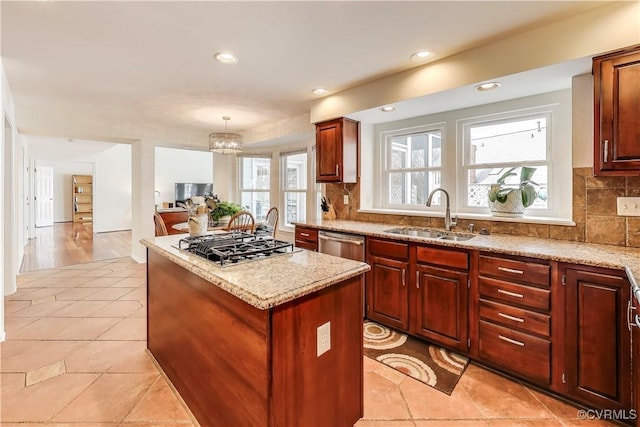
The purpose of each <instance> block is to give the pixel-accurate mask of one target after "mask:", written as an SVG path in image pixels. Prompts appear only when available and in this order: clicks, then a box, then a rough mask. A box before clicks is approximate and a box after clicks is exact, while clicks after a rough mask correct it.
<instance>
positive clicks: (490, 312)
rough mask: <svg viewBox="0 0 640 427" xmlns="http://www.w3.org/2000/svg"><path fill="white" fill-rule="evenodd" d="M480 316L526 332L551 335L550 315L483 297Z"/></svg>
mask: <svg viewBox="0 0 640 427" xmlns="http://www.w3.org/2000/svg"><path fill="white" fill-rule="evenodd" d="M480 317H481V318H482V319H485V320H490V321H492V322H495V323H500V324H502V325H504V326H508V327H510V328H515V329H520V330H522V331H525V332H532V333H534V334H538V335H544V336H546V337H548V336H550V335H551V331H550V323H551V322H550V321H549V320H550V316H548V315H546V314H540V313H536V312H533V311H529V310H525V309H522V308H518V307H512V306H510V305H505V304H499V303H497V302H493V301H487V300H483V299H481V300H480Z"/></svg>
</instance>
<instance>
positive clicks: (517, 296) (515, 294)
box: [498, 289, 524, 298]
mask: <svg viewBox="0 0 640 427" xmlns="http://www.w3.org/2000/svg"><path fill="white" fill-rule="evenodd" d="M498 293H500V294H505V295H509V296H510V297H516V298H524V295H522V294H517V293H515V292H510V291H505V290H504V289H498Z"/></svg>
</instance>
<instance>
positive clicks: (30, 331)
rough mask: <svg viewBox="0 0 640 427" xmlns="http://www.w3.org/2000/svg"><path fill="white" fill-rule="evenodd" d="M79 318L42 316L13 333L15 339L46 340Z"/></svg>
mask: <svg viewBox="0 0 640 427" xmlns="http://www.w3.org/2000/svg"><path fill="white" fill-rule="evenodd" d="M77 321H78V319H72V318H70V317H49V318H40V319H38V320H36V321H35V322H33V323H30V324H29V325H27V326H24V327H22V328H20V329H18V330H17V331H15V332H14V333H13V337H12V339H14V340H46V339H52V337H54V336H55V335H56V334H58V333H60V332H61V331H63V330H64V329H65V328H68V327H69V326H71V325H73V323H74V322H77Z"/></svg>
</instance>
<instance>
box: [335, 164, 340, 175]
mask: <svg viewBox="0 0 640 427" xmlns="http://www.w3.org/2000/svg"><path fill="white" fill-rule="evenodd" d="M336 175H340V165H336Z"/></svg>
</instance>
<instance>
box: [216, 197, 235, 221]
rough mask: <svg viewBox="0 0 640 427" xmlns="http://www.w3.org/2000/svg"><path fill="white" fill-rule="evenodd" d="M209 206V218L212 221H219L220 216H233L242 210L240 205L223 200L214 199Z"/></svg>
mask: <svg viewBox="0 0 640 427" xmlns="http://www.w3.org/2000/svg"><path fill="white" fill-rule="evenodd" d="M210 207H211V219H212V220H213V221H214V222H219V221H220V218H223V217H226V216H233V215H235V214H237V213H238V212H241V211H242V206H240V205H237V204H235V203H231V202H225V201H217V202H216V201H214V202H213V203H211V205H210Z"/></svg>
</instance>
